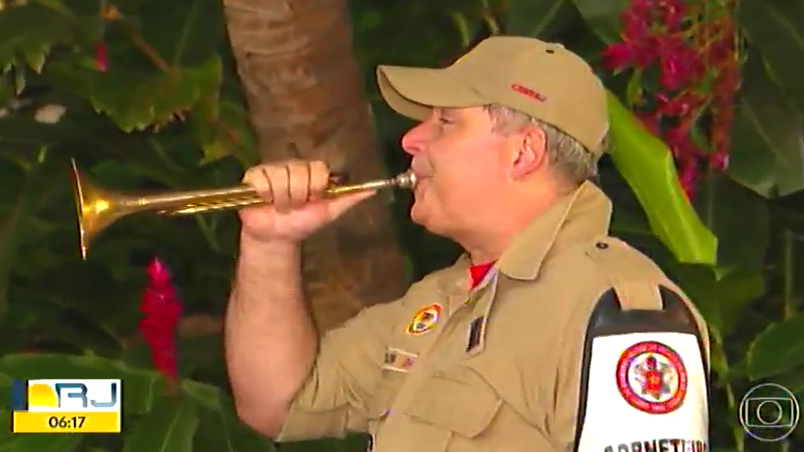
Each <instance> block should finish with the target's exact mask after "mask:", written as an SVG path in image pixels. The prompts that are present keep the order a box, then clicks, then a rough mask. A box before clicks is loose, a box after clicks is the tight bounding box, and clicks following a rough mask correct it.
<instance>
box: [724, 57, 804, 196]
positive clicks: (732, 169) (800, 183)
mask: <svg viewBox="0 0 804 452" xmlns="http://www.w3.org/2000/svg"><path fill="white" fill-rule="evenodd" d="M744 74H745V75H744V77H745V81H744V85H745V87H744V89H743V94H742V96H741V99H740V103H739V105H738V107H737V112H736V115H735V123H734V126H733V127H732V138H731V140H732V141H731V142H732V145H731V150H730V154H729V167H728V170H727V172H728V174H729V175H730V176H731V177H732V178H734V180H736V181H738V182H739V183H741V184H743V185H745V186H746V187H748V188H750V189H751V190H753V191H755V192H757V193H758V194H760V195H762V196H765V197H770V196H773V195H775V194H780V195H788V194H790V193H793V192H796V191H799V190H801V189H802V188H804V141H802V138H804V137H803V136H802V132H804V117H802V114H801V113H800V112H799V111H795V110H794V109H792V108H790V107H788V106H787V105H786V104H785V101H784V98H783V96H782V95H781V93H780V92H779V90H778V88H777V87H776V86H775V85H774V84H773V82H772V81H771V80H770V78H769V76H768V75H767V72H766V71H765V69H764V67H763V65H762V57H761V56H760V55H754V56H752V57H750V58H749V60H748V63H747V64H746V66H745V69H744Z"/></svg>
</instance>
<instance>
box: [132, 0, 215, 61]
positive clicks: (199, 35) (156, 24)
mask: <svg viewBox="0 0 804 452" xmlns="http://www.w3.org/2000/svg"><path fill="white" fill-rule="evenodd" d="M221 6H222V4H221V3H220V2H218V1H215V0H173V1H171V2H157V1H149V2H148V3H146V4H145V5H144V6H143V7H142V8H141V9H140V11H139V15H140V16H141V17H151V18H158V19H157V20H144V21H142V23H141V27H140V32H141V34H142V37H143V39H145V41H146V42H148V43H149V44H150V45H151V46H153V47H154V49H155V50H156V51H157V53H159V55H160V56H161V57H162V58H163V59H164V60H165V61H166V62H167V64H168V65H170V66H171V67H176V68H178V67H186V66H198V65H201V64H204V63H205V62H207V61H209V59H210V58H211V57H212V56H214V55H215V54H216V52H217V51H218V50H219V48H220V44H221V41H222V40H223V39H224V38H225V28H224V27H225V25H224V14H223V9H222V7H221Z"/></svg>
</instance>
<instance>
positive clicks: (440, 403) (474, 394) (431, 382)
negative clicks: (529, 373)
mask: <svg viewBox="0 0 804 452" xmlns="http://www.w3.org/2000/svg"><path fill="white" fill-rule="evenodd" d="M472 380H473V381H459V380H455V379H452V378H448V377H444V376H432V377H430V378H428V379H427V382H426V383H425V384H426V386H427V387H426V388H425V389H424V390H423V391H422V396H421V400H418V401H415V402H413V403H411V404H410V406H409V408H408V409H407V410H406V413H407V414H408V415H409V416H411V417H413V418H416V419H417V420H418V421H420V422H423V423H427V424H433V425H436V426H439V427H441V428H444V429H447V430H450V431H453V432H455V433H457V434H459V435H461V436H464V437H467V438H472V437H475V436H477V435H478V434H480V433H482V432H483V431H484V430H486V428H487V427H488V426H489V425H490V424H491V421H492V420H493V419H494V416H495V415H496V414H497V411H499V409H500V406H502V399H501V398H500V397H499V396H498V395H497V393H496V392H494V390H493V389H492V388H491V386H489V385H488V384H487V383H485V382H484V381H482V380H481V379H480V378H479V377H477V378H473V379H472Z"/></svg>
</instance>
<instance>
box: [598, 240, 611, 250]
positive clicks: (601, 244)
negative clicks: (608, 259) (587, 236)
mask: <svg viewBox="0 0 804 452" xmlns="http://www.w3.org/2000/svg"><path fill="white" fill-rule="evenodd" d="M595 247H596V248H597V249H599V250H605V249H606V248H608V247H609V244H608V243H604V242H597V243H596V244H595Z"/></svg>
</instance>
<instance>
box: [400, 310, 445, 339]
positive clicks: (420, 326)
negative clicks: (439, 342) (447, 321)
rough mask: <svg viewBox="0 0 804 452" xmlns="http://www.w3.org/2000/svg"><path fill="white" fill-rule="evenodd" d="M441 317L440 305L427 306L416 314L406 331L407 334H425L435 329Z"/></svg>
mask: <svg viewBox="0 0 804 452" xmlns="http://www.w3.org/2000/svg"><path fill="white" fill-rule="evenodd" d="M440 317H441V305H440V304H437V303H435V304H431V305H428V306H425V307H423V308H421V309H419V310H418V311H416V314H415V315H414V316H413V320H411V321H410V323H409V324H408V327H407V328H406V329H405V332H406V333H408V334H412V335H419V334H424V333H426V332H428V331H430V330H432V329H433V328H435V326H436V324H437V323H438V319H439V318H440Z"/></svg>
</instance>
